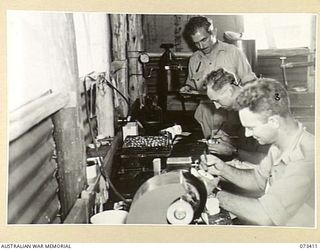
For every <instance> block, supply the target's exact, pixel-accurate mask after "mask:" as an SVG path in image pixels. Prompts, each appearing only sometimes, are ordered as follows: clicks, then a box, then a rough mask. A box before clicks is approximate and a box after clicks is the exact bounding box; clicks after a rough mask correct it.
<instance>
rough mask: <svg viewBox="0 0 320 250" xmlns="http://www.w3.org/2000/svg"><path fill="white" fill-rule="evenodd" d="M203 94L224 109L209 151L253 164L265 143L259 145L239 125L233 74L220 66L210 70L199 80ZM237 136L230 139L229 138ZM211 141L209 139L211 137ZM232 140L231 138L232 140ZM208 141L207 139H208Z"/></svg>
mask: <svg viewBox="0 0 320 250" xmlns="http://www.w3.org/2000/svg"><path fill="white" fill-rule="evenodd" d="M203 85H204V86H206V89H207V95H208V97H209V99H210V100H211V101H213V102H214V104H215V106H216V108H217V109H220V108H221V107H222V108H224V109H226V110H228V111H229V112H228V114H229V115H228V116H226V120H225V121H224V122H223V124H222V125H221V126H220V129H219V131H218V130H213V133H212V135H211V136H212V138H219V139H218V140H216V142H219V143H209V144H208V148H209V151H210V152H211V153H213V154H218V155H227V156H228V155H232V154H233V155H235V154H237V155H235V156H237V157H238V158H239V159H240V160H243V161H248V162H251V163H254V164H257V163H259V162H260V161H261V159H262V158H263V157H264V156H265V155H266V154H267V152H268V149H269V145H264V146H261V145H259V143H258V142H257V141H256V140H255V139H253V138H246V136H245V131H244V128H243V127H242V126H241V123H240V120H239V115H238V112H237V111H236V110H234V108H233V106H234V103H235V100H236V98H237V97H238V95H239V94H240V92H241V89H242V86H241V85H240V84H239V83H238V82H237V80H236V78H235V76H234V74H232V73H230V72H228V71H226V70H225V69H223V68H219V69H218V70H213V71H211V72H210V73H209V74H208V75H207V76H206V78H205V79H204V81H203ZM232 137H233V138H237V139H234V140H232V139H231V138H232ZM211 141H212V140H211ZM232 141H233V142H232ZM209 142H210V141H209Z"/></svg>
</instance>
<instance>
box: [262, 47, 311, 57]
mask: <svg viewBox="0 0 320 250" xmlns="http://www.w3.org/2000/svg"><path fill="white" fill-rule="evenodd" d="M309 53H310V50H309V49H308V48H295V49H263V50H258V56H260V57H280V56H286V57H288V56H306V55H308V54H309Z"/></svg>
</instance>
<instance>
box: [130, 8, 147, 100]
mask: <svg viewBox="0 0 320 250" xmlns="http://www.w3.org/2000/svg"><path fill="white" fill-rule="evenodd" d="M128 29H129V30H128V55H129V58H128V60H129V96H130V100H131V102H134V101H135V100H136V99H137V98H139V99H140V101H141V100H142V97H143V95H144V94H145V93H144V84H145V80H144V78H143V76H142V65H141V63H139V61H138V60H139V55H140V51H141V50H142V40H143V34H142V17H141V15H136V14H130V15H128Z"/></svg>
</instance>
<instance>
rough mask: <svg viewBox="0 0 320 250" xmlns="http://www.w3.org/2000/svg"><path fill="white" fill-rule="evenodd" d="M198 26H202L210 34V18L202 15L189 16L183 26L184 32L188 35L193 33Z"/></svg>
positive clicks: (211, 28)
mask: <svg viewBox="0 0 320 250" xmlns="http://www.w3.org/2000/svg"><path fill="white" fill-rule="evenodd" d="M200 28H204V29H205V30H206V31H207V32H208V33H209V34H212V30H213V25H212V20H211V19H209V18H207V17H204V16H195V17H191V18H190V20H189V21H188V23H187V24H186V26H185V29H184V33H185V35H187V36H188V37H190V36H191V35H194V34H195V33H196V32H197V30H198V29H200Z"/></svg>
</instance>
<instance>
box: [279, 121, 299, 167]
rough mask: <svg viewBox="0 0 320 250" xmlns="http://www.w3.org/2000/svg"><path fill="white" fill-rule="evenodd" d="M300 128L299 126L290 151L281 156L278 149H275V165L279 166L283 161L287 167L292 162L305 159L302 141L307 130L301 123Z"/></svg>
mask: <svg viewBox="0 0 320 250" xmlns="http://www.w3.org/2000/svg"><path fill="white" fill-rule="evenodd" d="M298 126H299V129H298V132H297V133H296V135H295V140H294V143H293V144H292V146H291V147H290V148H289V149H287V150H286V151H284V152H283V153H282V154H281V155H279V154H280V151H279V149H278V148H277V147H275V148H276V151H277V152H276V153H275V154H274V161H273V163H274V165H278V164H279V163H280V162H281V161H282V162H283V163H285V164H286V165H288V164H289V162H291V161H297V160H301V159H304V155H303V153H302V150H301V146H300V141H301V138H302V135H303V133H304V131H305V128H304V127H303V126H302V124H301V123H300V122H298Z"/></svg>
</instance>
